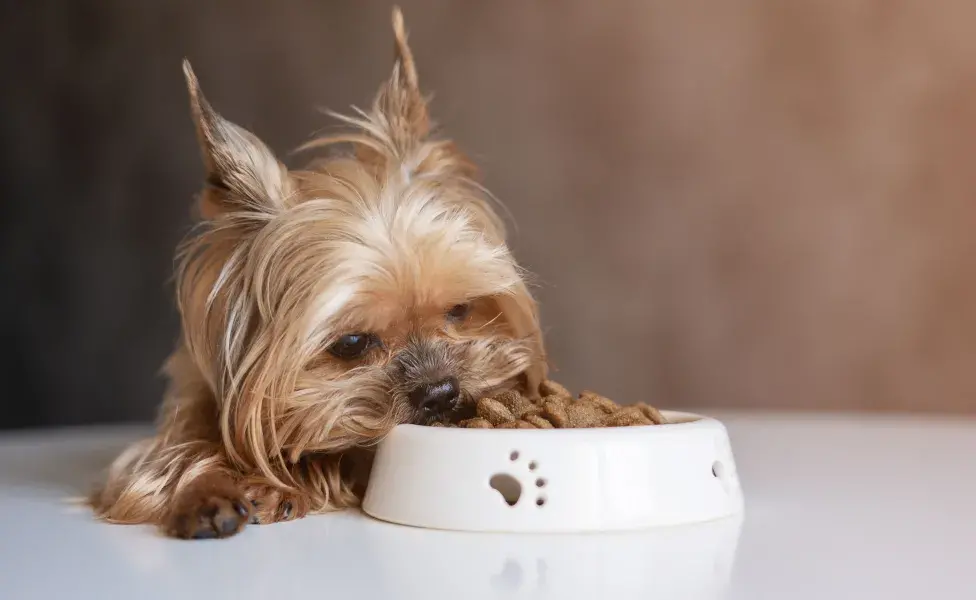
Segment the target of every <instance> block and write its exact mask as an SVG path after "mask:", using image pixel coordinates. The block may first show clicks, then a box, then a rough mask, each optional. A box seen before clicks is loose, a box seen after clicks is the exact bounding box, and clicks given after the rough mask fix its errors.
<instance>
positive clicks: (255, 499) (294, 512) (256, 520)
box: [247, 485, 309, 525]
mask: <svg viewBox="0 0 976 600" xmlns="http://www.w3.org/2000/svg"><path fill="white" fill-rule="evenodd" d="M247 496H248V498H250V504H251V517H250V522H251V523H253V524H255V525H268V524H271V523H278V522H281V521H291V520H293V519H300V518H302V517H304V516H305V515H306V514H307V513H308V510H309V508H308V500H307V499H306V498H304V497H303V496H301V495H298V494H295V493H292V492H289V491H285V490H281V489H277V488H274V487H272V486H266V485H258V486H253V487H250V488H248V490H247Z"/></svg>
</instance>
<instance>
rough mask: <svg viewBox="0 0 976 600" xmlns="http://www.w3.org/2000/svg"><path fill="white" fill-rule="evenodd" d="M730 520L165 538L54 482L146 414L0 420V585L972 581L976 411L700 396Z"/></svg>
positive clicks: (973, 584)
mask: <svg viewBox="0 0 976 600" xmlns="http://www.w3.org/2000/svg"><path fill="white" fill-rule="evenodd" d="M716 416H718V417H719V418H721V419H722V420H723V421H724V422H725V423H726V425H727V426H728V428H729V431H730V434H731V436H732V447H733V450H734V452H735V455H736V462H737V464H738V470H739V474H740V477H741V480H742V484H743V487H744V490H745V497H746V513H745V517H744V518H743V519H741V520H737V519H727V520H724V521H716V522H713V523H708V524H703V525H697V526H690V527H675V528H667V529H659V530H651V531H644V532H635V533H627V534H614V535H593V534H591V535H549V536H539V535H532V536H525V535H500V534H462V533H451V532H438V531H426V530H421V529H413V528H408V527H401V526H396V525H389V524H385V523H380V522H378V521H374V520H372V519H370V518H369V517H366V516H363V515H361V514H360V513H358V512H347V513H341V514H334V515H324V516H316V517H310V518H306V519H302V520H299V521H294V522H290V523H282V524H277V525H272V526H265V527H249V528H248V529H247V530H245V531H244V532H243V533H242V534H241V535H239V536H237V537H234V538H231V539H229V540H209V541H202V542H185V541H179V540H171V539H165V538H163V537H161V536H159V535H158V534H157V533H156V532H155V531H154V530H153V529H152V528H149V527H142V526H119V525H106V524H102V523H98V522H95V521H94V520H93V519H92V518H91V515H90V514H89V513H88V512H87V511H86V510H84V509H83V508H78V507H74V506H72V505H71V504H70V503H68V502H66V501H65V498H67V497H70V496H73V495H77V494H79V493H80V492H82V491H84V490H85V489H86V488H85V486H86V484H87V483H88V482H89V481H91V479H92V477H93V476H94V475H95V474H96V473H97V472H98V470H99V468H101V467H102V466H103V465H104V464H105V463H106V462H107V461H108V460H110V459H111V458H112V456H113V455H114V453H115V452H116V451H118V449H119V448H120V447H121V446H122V445H123V444H124V443H125V442H126V441H129V440H131V439H134V438H135V437H137V436H138V435H140V434H141V433H143V432H144V431H145V429H139V428H118V427H116V428H91V429H71V430H61V431H44V432H20V433H6V434H2V435H0V598H4V599H10V600H14V599H18V600H19V599H22V598H23V599H26V598H44V599H50V598H81V599H87V598H99V599H103V598H106V599H110V598H139V599H146V600H151V599H156V598H160V599H162V598H165V599H171V598H173V599H175V598H198V597H201V598H202V597H205V598H222V597H227V598H240V599H242V600H244V599H247V598H260V599H262V600H267V599H269V598H289V597H303V598H320V597H321V598H417V599H421V598H422V599H425V600H426V599H431V598H441V597H443V598H451V599H458V600H460V599H464V600H467V599H469V598H534V597H539V598H558V599H560V600H564V599H567V600H568V599H572V598H581V599H586V600H597V599H603V598H607V599H611V598H612V599H619V598H638V597H640V598H663V599H671V598H683V599H691V598H695V599H697V598H721V597H724V598H733V599H742V600H760V599H765V598H776V599H787V598H788V599H798V600H802V599H807V598H826V599H831V600H835V599H841V598H852V599H874V598H879V599H898V598H926V599H927V600H934V599H941V598H960V599H962V598H965V599H968V600H972V599H974V598H976V420H972V419H962V418H948V417H946V418H932V417H918V416H915V417H886V418H881V417H878V416H851V415H843V416H842V415H820V416H812V415H803V414H791V415H786V414H762V413H734V414H732V413H720V414H717V415H716Z"/></svg>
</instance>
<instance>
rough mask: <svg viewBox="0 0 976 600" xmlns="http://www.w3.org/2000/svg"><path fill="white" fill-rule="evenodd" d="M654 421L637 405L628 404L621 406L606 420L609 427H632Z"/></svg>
mask: <svg viewBox="0 0 976 600" xmlns="http://www.w3.org/2000/svg"><path fill="white" fill-rule="evenodd" d="M651 424H652V422H651V420H650V419H648V418H647V417H646V416H644V413H642V412H641V410H640V408H639V407H637V406H627V407H624V408H621V409H620V410H618V411H617V412H615V413H613V414H612V415H608V416H607V418H606V420H605V421H604V425H605V426H607V427H630V426H634V425H651Z"/></svg>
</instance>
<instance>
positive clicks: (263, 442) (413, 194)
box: [178, 19, 545, 465]
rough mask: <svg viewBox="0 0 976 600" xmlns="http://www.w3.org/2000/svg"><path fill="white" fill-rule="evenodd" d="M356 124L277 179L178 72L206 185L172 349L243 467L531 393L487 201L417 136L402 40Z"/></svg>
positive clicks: (529, 345)
mask: <svg viewBox="0 0 976 600" xmlns="http://www.w3.org/2000/svg"><path fill="white" fill-rule="evenodd" d="M394 25H395V30H396V34H397V45H396V49H397V54H396V62H395V65H394V71H393V76H392V77H391V79H390V81H389V82H387V83H386V84H385V85H384V86H383V88H382V89H381V91H380V94H379V96H378V97H377V100H376V102H375V104H374V106H373V109H372V111H371V112H368V113H367V112H363V113H362V114H361V115H360V117H357V118H346V117H340V118H342V119H343V120H344V121H345V122H346V123H347V124H349V125H352V126H353V130H352V132H351V133H349V134H346V135H342V136H338V137H335V138H330V139H326V140H318V141H316V142H313V143H312V144H310V146H334V145H335V144H340V143H344V144H346V145H347V146H348V147H350V148H351V149H352V152H351V153H349V154H348V155H345V156H343V155H332V156H330V157H328V158H326V159H324V160H322V161H320V162H318V163H317V164H313V166H312V167H310V168H309V170H307V171H288V170H287V169H286V168H285V167H284V166H283V165H281V163H280V162H279V161H278V160H277V159H275V157H274V155H273V154H272V153H271V152H270V151H269V150H268V148H267V147H266V146H265V145H264V144H263V143H261V142H260V141H259V140H258V139H257V138H256V137H255V136H253V135H252V134H251V133H249V132H247V131H245V130H243V129H241V128H239V127H237V126H236V125H234V124H232V123H230V122H228V121H226V120H224V119H223V118H221V117H220V116H219V115H217V113H216V112H214V111H213V110H212V109H211V108H210V106H209V105H208V103H207V102H206V100H204V98H203V96H202V93H201V92H200V89H199V86H198V84H197V81H196V78H195V77H194V75H193V73H192V71H191V70H190V69H189V66H188V65H187V66H186V74H187V81H188V85H189V88H190V97H191V107H192V109H193V114H194V117H195V120H196V124H197V130H198V134H199V139H200V142H201V146H202V148H203V155H204V161H205V164H206V167H207V185H206V187H205V189H204V192H203V194H202V196H201V209H202V210H201V212H202V214H203V215H204V217H205V220H204V224H203V226H202V228H201V229H200V230H199V232H198V233H197V234H196V235H194V236H193V237H192V238H190V239H189V240H188V242H187V244H186V247H185V248H184V251H183V254H182V262H181V268H180V271H179V273H178V297H179V302H180V309H181V314H182V318H183V334H184V340H185V343H186V346H187V348H188V350H189V351H190V354H191V356H192V358H193V360H194V362H195V363H196V366H197V368H198V369H199V370H200V371H201V372H202V373H203V375H204V377H205V378H206V380H207V384H208V385H209V386H210V387H211V389H212V390H213V391H214V394H215V396H216V397H217V398H218V402H219V404H220V406H221V415H220V416H221V433H222V435H223V438H224V441H225V445H227V446H228V448H229V450H230V451H231V453H232V454H233V455H236V456H234V458H237V459H240V460H241V461H243V462H249V463H251V464H256V465H267V464H268V463H267V462H266V461H269V460H271V461H273V460H276V459H279V458H281V459H284V460H286V461H289V462H295V461H297V460H298V459H299V458H300V457H301V456H302V455H303V454H305V453H308V452H329V451H341V450H344V449H348V448H350V447H353V446H359V445H367V444H369V443H371V442H372V441H375V440H377V439H379V438H380V437H382V436H383V435H384V434H385V433H387V432H388V431H389V429H390V428H391V427H393V426H394V425H396V424H399V423H407V422H414V423H420V422H426V421H429V420H433V419H437V418H441V417H444V416H446V415H448V414H449V413H453V412H455V411H458V410H462V409H463V408H464V407H465V406H466V405H469V404H470V403H471V401H472V400H474V399H477V398H478V397H480V396H482V395H484V394H486V393H488V392H490V391H496V390H500V389H505V388H510V387H515V386H526V387H527V388H528V389H529V390H530V393H531V391H534V390H535V389H537V386H538V383H539V381H540V380H541V379H542V377H543V376H544V375H545V362H544V355H543V348H542V342H541V335H540V332H539V326H538V319H537V313H536V306H535V303H534V302H533V300H532V298H531V296H530V295H529V293H528V291H527V289H526V285H525V282H524V281H523V276H522V272H521V271H520V269H519V267H518V266H517V264H516V263H515V261H514V260H513V258H512V255H511V253H510V252H509V249H508V248H507V246H506V244H505V239H504V231H503V228H502V225H501V223H500V221H499V219H498V218H497V216H496V214H495V212H494V211H493V210H492V207H491V204H490V198H489V197H488V196H487V194H486V192H485V191H484V190H483V188H481V187H480V185H479V184H477V183H476V182H475V180H474V179H473V170H472V168H471V166H470V164H469V163H468V162H467V161H466V160H465V159H464V157H463V156H462V155H461V154H460V153H459V152H458V151H457V150H456V149H455V148H454V147H453V145H451V144H450V143H449V142H447V141H443V140H437V139H434V138H432V137H431V136H430V135H429V129H430V125H429V121H428V117H427V108H426V105H425V102H424V100H423V97H422V96H421V94H420V92H419V90H418V88H417V79H416V72H415V70H414V66H413V60H412V57H411V55H410V51H409V49H408V48H407V46H406V41H405V36H404V34H403V29H402V22H400V21H399V19H395V22H394Z"/></svg>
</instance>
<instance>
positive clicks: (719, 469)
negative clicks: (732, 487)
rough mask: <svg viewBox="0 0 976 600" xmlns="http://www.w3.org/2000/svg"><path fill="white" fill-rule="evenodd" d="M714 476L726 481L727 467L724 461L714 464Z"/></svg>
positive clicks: (717, 461)
mask: <svg viewBox="0 0 976 600" xmlns="http://www.w3.org/2000/svg"><path fill="white" fill-rule="evenodd" d="M712 475H713V476H714V477H717V478H718V479H725V465H723V464H722V461H720V460H716V461H715V462H713V463H712Z"/></svg>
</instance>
